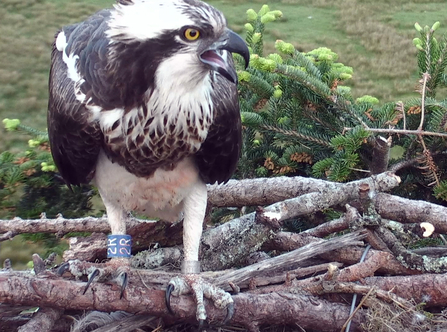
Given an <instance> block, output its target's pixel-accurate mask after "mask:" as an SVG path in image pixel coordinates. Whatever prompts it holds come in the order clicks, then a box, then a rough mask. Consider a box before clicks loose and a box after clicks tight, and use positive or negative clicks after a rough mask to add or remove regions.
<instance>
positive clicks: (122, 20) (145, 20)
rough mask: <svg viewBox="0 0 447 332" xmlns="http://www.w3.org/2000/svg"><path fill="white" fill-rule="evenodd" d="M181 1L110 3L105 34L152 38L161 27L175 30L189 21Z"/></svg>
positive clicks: (111, 36) (136, 38)
mask: <svg viewBox="0 0 447 332" xmlns="http://www.w3.org/2000/svg"><path fill="white" fill-rule="evenodd" d="M182 4H184V3H183V1H178V0H174V1H164V0H158V1H155V0H153V1H143V0H134V4H133V5H120V4H116V5H114V7H115V10H114V11H112V16H111V20H110V22H109V27H110V29H109V30H107V31H106V34H107V36H108V37H109V38H111V39H112V41H113V39H118V40H126V39H132V40H139V41H143V40H147V39H151V38H156V37H158V36H159V35H160V34H162V33H164V32H165V30H176V29H179V28H181V27H182V26H185V25H193V24H194V22H193V21H191V20H190V19H189V18H188V17H187V16H186V15H184V14H182V10H181V6H180V5H182Z"/></svg>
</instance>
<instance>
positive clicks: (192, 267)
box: [182, 261, 200, 274]
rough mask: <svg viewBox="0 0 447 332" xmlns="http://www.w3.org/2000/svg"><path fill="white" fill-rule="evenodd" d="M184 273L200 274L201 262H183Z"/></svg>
mask: <svg viewBox="0 0 447 332" xmlns="http://www.w3.org/2000/svg"><path fill="white" fill-rule="evenodd" d="M182 273H184V274H197V273H200V262H199V261H183V262H182Z"/></svg>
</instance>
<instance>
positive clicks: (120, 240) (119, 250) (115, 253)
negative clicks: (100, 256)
mask: <svg viewBox="0 0 447 332" xmlns="http://www.w3.org/2000/svg"><path fill="white" fill-rule="evenodd" d="M131 251H132V237H131V236H130V235H121V234H120V235H117V234H115V235H109V236H107V258H112V257H122V258H129V257H130V256H131Z"/></svg>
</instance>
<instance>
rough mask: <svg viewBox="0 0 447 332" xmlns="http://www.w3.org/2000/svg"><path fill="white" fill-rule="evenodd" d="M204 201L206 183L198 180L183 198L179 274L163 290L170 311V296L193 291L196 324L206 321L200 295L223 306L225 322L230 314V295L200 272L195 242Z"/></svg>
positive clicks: (204, 207) (200, 231)
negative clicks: (181, 261) (182, 250)
mask: <svg viewBox="0 0 447 332" xmlns="http://www.w3.org/2000/svg"><path fill="white" fill-rule="evenodd" d="M206 204H207V191H206V185H205V184H204V183H203V182H202V181H200V180H199V181H198V182H197V183H196V184H195V186H194V189H193V190H192V191H191V193H190V195H189V196H188V197H187V198H186V199H185V205H184V221H183V247H184V254H185V259H184V261H183V263H182V273H183V274H184V275H183V276H181V277H180V276H179V277H175V278H173V279H172V280H171V281H170V282H169V285H168V287H167V289H166V306H167V307H168V310H169V311H170V312H171V313H172V310H171V307H170V296H171V294H172V295H174V296H179V295H182V294H187V293H190V292H192V293H193V294H194V297H195V300H196V304H197V311H196V318H197V320H198V321H199V325H202V324H203V322H204V321H205V320H206V310H205V305H204V303H203V296H205V297H206V298H209V299H211V300H212V301H213V303H214V305H215V306H217V307H218V308H221V309H225V308H227V310H228V312H227V317H226V318H225V321H224V324H225V323H227V322H228V321H229V320H230V319H231V316H232V315H233V311H234V308H233V299H232V298H231V295H230V294H229V293H227V292H225V291H223V290H222V289H219V288H218V287H216V286H214V285H211V284H210V283H208V282H205V281H204V280H203V279H202V278H201V277H200V276H198V273H200V262H199V245H200V238H201V236H202V225H203V220H204V218H205V210H206Z"/></svg>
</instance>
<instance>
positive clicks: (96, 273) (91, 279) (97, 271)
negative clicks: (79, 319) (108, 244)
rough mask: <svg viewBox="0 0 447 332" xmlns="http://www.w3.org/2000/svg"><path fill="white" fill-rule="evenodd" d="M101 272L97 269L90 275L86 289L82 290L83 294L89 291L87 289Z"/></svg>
mask: <svg viewBox="0 0 447 332" xmlns="http://www.w3.org/2000/svg"><path fill="white" fill-rule="evenodd" d="M98 274H99V270H98V269H95V270H94V271H93V272H92V274H91V275H90V276H89V278H88V280H87V285H85V288H84V291H83V292H82V295H84V294H85V292H86V291H87V289H88V288H89V286H90V284H91V283H92V281H93V279H95V278H96V277H97V276H98Z"/></svg>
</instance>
